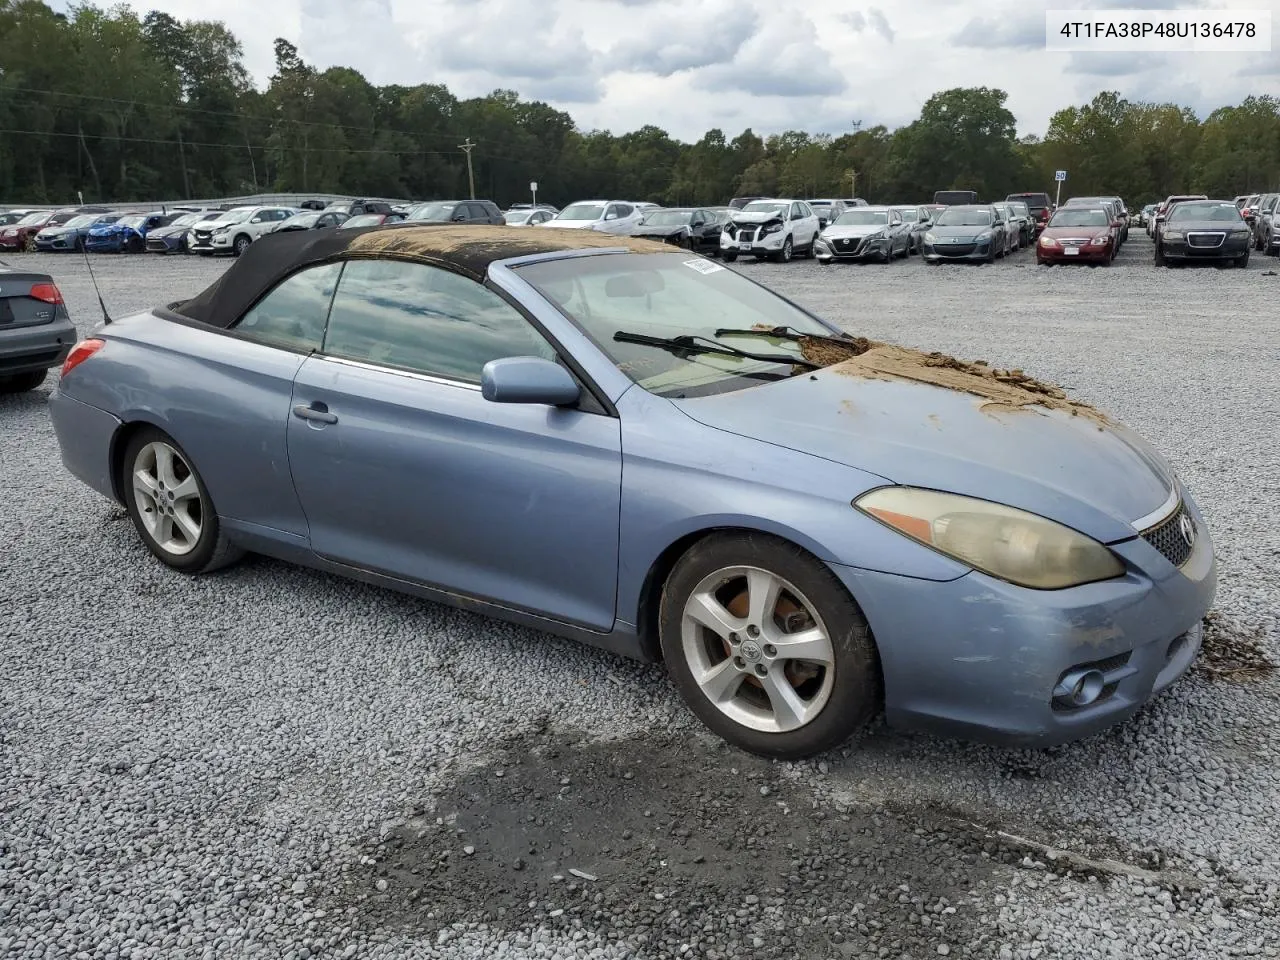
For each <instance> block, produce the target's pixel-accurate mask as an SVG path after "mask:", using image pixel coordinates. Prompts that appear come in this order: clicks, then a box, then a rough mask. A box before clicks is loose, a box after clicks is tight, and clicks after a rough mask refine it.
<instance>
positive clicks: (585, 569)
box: [288, 260, 622, 630]
mask: <svg viewBox="0 0 1280 960" xmlns="http://www.w3.org/2000/svg"><path fill="white" fill-rule="evenodd" d="M530 355H534V356H543V357H547V358H549V359H551V358H555V356H556V351H555V349H554V348H553V347H552V346H551V344H549V343H548V341H547V340H546V339H545V338H544V337H543V336H542V335H541V334H540V333H539V332H538V331H537V330H536V329H535V328H534V326H533V325H532V324H531V323H530V322H529V321H528V320H527V319H526V318H525V317H524V316H523V314H522V313H520V312H519V311H518V310H516V308H515V307H513V306H511V305H510V304H509V303H508V302H507V301H506V300H504V299H502V298H501V297H499V296H498V295H497V294H496V293H494V292H493V291H492V290H490V289H488V288H487V287H485V286H483V285H481V284H479V283H476V282H475V281H473V280H470V279H468V278H465V277H462V276H460V275H458V274H455V273H451V272H449V271H448V270H445V269H443V268H440V267H434V266H429V265H426V264H417V263H406V262H402V261H394V260H355V261H350V262H348V263H347V264H346V266H345V267H344V268H343V274H342V277H341V279H340V281H339V284H338V290H337V293H336V295H335V297H334V301H333V307H332V310H331V312H330V315H329V323H328V327H327V330H326V333H325V339H324V343H323V345H322V348H321V351H320V352H319V353H317V354H316V355H314V356H312V357H310V358H308V359H307V361H306V362H305V363H304V364H303V366H302V369H301V370H299V372H298V376H297V378H296V380H295V384H294V393H293V400H292V404H293V406H292V411H293V413H292V415H291V416H290V417H289V427H288V447H289V462H290V465H291V467H292V471H293V477H294V483H295V486H296V489H297V491H298V496H299V499H300V501H301V503H302V506H303V509H304V511H305V512H306V515H307V521H308V527H309V531H310V537H311V548H312V549H313V550H314V551H315V552H316V553H317V554H319V555H320V556H322V557H326V558H328V559H331V560H334V561H337V562H340V563H344V564H347V565H349V566H353V567H360V568H365V569H369V570H374V571H378V572H381V573H384V574H389V575H391V576H394V577H398V578H401V579H404V580H411V581H416V582H420V583H425V584H430V585H433V586H435V587H438V588H441V589H444V590H447V591H450V592H453V593H459V594H464V595H467V596H471V597H477V598H481V599H484V600H489V601H492V602H496V603H499V604H503V605H505V606H509V607H514V608H518V609H523V610H527V611H532V612H535V613H539V614H542V615H545V616H548V617H552V618H554V619H557V620H562V621H566V622H571V623H576V624H580V625H583V626H587V627H590V628H592V629H597V630H608V629H610V628H611V627H612V626H613V621H614V609H615V596H616V589H617V568H618V521H619V509H620V491H621V480H622V451H621V433H620V430H619V424H618V421H617V419H616V418H614V417H612V416H608V415H606V414H604V413H602V412H599V413H598V412H592V411H590V410H588V409H586V408H583V409H569V408H554V407H548V406H543V405H524V404H509V403H494V402H491V401H489V400H486V399H485V398H484V397H483V395H482V394H481V391H480V375H481V370H482V368H483V367H484V364H485V363H486V362H488V361H489V360H493V359H498V358H501V357H507V356H530Z"/></svg>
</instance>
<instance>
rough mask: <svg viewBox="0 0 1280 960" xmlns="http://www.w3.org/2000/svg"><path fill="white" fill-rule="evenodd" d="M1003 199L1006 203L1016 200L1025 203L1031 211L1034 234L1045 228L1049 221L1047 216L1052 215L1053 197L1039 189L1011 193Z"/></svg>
mask: <svg viewBox="0 0 1280 960" xmlns="http://www.w3.org/2000/svg"><path fill="white" fill-rule="evenodd" d="M1004 199H1005V202H1006V203H1011V202H1013V201H1015V200H1017V201H1021V202H1022V203H1025V204H1026V205H1027V209H1028V210H1030V211H1031V220H1032V228H1033V233H1034V234H1036V235H1038V234H1039V233H1040V231H1041V230H1043V229H1044V228H1045V225H1046V224H1047V223H1048V222H1049V217H1051V216H1052V215H1053V211H1054V203H1053V198H1052V197H1050V196H1049V194H1047V193H1042V192H1039V191H1032V192H1029V193H1011V194H1009V195H1008V196H1007V197H1005V198H1004Z"/></svg>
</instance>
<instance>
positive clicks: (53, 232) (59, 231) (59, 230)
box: [36, 227, 76, 237]
mask: <svg viewBox="0 0 1280 960" xmlns="http://www.w3.org/2000/svg"><path fill="white" fill-rule="evenodd" d="M75 232H76V228H75V227H45V228H44V229H43V230H41V231H40V232H39V233H37V234H36V236H37V237H60V236H62V235H63V234H64V233H75Z"/></svg>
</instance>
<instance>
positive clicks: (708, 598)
mask: <svg viewBox="0 0 1280 960" xmlns="http://www.w3.org/2000/svg"><path fill="white" fill-rule="evenodd" d="M685 615H686V616H688V617H692V618H693V619H694V620H695V621H696V622H698V623H700V624H702V626H704V627H706V628H707V629H708V630H710V631H711V632H712V633H714V634H716V635H717V636H719V637H721V638H722V639H724V640H728V639H729V634H731V633H736V632H737V631H738V630H740V629H741V628H742V621H741V620H739V619H738V618H737V617H735V616H734V615H733V614H731V613H730V612H729V611H728V610H726V609H725V608H724V604H722V603H721V602H720V601H719V600H717V599H716V598H715V596H714V595H712V594H711V593H710V592H702V593H695V594H694V595H693V596H691V597H690V598H689V602H688V603H687V604H686V605H685Z"/></svg>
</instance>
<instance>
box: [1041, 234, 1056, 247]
mask: <svg viewBox="0 0 1280 960" xmlns="http://www.w3.org/2000/svg"><path fill="white" fill-rule="evenodd" d="M1057 245H1058V241H1057V240H1055V239H1053V237H1049V236H1045V235H1044V234H1041V235H1040V246H1042V247H1056V246H1057Z"/></svg>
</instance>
